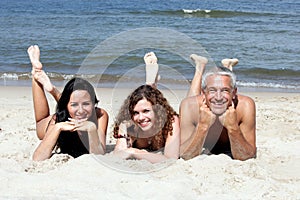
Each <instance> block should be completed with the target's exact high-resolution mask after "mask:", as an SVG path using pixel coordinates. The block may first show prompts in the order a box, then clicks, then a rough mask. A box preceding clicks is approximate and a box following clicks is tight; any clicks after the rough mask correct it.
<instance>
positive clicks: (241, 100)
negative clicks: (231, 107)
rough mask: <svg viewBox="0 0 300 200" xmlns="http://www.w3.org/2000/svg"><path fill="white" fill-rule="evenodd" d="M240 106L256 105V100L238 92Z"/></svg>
mask: <svg viewBox="0 0 300 200" xmlns="http://www.w3.org/2000/svg"><path fill="white" fill-rule="evenodd" d="M238 106H239V107H244V106H250V107H255V102H254V100H253V99H252V98H251V97H248V96H245V95H241V94H238Z"/></svg>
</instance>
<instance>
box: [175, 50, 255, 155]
mask: <svg viewBox="0 0 300 200" xmlns="http://www.w3.org/2000/svg"><path fill="white" fill-rule="evenodd" d="M191 57H192V59H193V60H194V61H195V63H196V69H197V67H198V69H199V65H200V64H201V59H200V58H201V57H199V56H197V55H192V56H191ZM202 61H203V59H202ZM197 65H198V66H197ZM203 66H205V64H203V62H202V71H203ZM231 67H232V66H229V67H228V68H231ZM228 68H226V67H217V68H215V69H213V70H210V71H208V72H206V73H205V74H204V75H203V78H202V93H201V94H199V95H196V96H191V95H189V96H190V97H187V98H185V99H184V100H183V101H182V102H181V106H180V126H181V147H180V155H181V157H182V158H184V159H190V158H193V157H195V156H197V155H199V154H201V153H203V152H208V153H212V154H220V153H224V154H227V155H229V156H231V157H232V158H234V159H238V160H247V159H249V158H253V157H255V156H256V144H255V129H256V119H255V118H256V114H255V103H254V101H253V100H252V99H251V98H250V97H247V96H244V95H239V94H237V88H236V77H235V75H234V74H233V72H232V71H231V70H230V69H228ZM193 82H194V83H192V86H191V88H194V89H195V81H193ZM196 82H197V81H196ZM198 83H201V80H200V82H199V81H198ZM199 87H200V86H199Z"/></svg>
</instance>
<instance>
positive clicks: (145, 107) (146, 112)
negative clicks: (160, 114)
mask: <svg viewBox="0 0 300 200" xmlns="http://www.w3.org/2000/svg"><path fill="white" fill-rule="evenodd" d="M133 111H134V115H133V116H132V119H133V121H134V122H135V123H136V124H137V125H138V126H139V127H140V129H141V130H142V131H143V135H148V134H147V133H148V132H150V133H151V134H152V135H153V133H152V132H153V131H152V128H153V126H154V124H155V114H154V111H153V108H152V104H151V102H149V101H148V100H147V99H142V100H140V101H138V103H137V104H136V105H135V107H134V109H133ZM152 135H151V136H152Z"/></svg>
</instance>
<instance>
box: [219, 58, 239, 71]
mask: <svg viewBox="0 0 300 200" xmlns="http://www.w3.org/2000/svg"><path fill="white" fill-rule="evenodd" d="M221 63H222V65H223V67H227V68H228V69H230V70H231V71H232V67H234V66H235V65H237V64H238V63H239V60H238V59H237V58H231V59H229V58H225V59H223V60H222V61H221Z"/></svg>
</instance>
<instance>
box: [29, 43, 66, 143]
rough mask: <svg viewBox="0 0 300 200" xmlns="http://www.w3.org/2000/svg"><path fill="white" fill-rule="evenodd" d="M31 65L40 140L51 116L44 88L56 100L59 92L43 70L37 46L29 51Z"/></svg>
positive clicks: (34, 104) (34, 105)
mask: <svg viewBox="0 0 300 200" xmlns="http://www.w3.org/2000/svg"><path fill="white" fill-rule="evenodd" d="M27 52H28V55H29V58H30V61H31V64H32V96H33V107H34V114H35V121H36V130H37V135H38V137H39V138H40V139H42V138H43V137H44V134H45V130H46V127H47V125H48V122H49V120H45V119H48V118H49V116H50V113H49V105H48V101H47V98H46V95H45V92H44V88H45V89H46V90H47V91H49V92H50V93H51V94H52V95H53V94H54V95H53V96H54V98H55V99H56V98H58V99H59V96H60V94H59V92H58V91H57V89H55V87H54V86H53V85H52V84H51V82H50V80H49V77H48V76H47V75H46V73H45V72H44V71H43V70H42V63H41V62H40V50H39V47H38V46H37V45H35V46H30V47H29V48H28V50H27Z"/></svg>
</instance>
